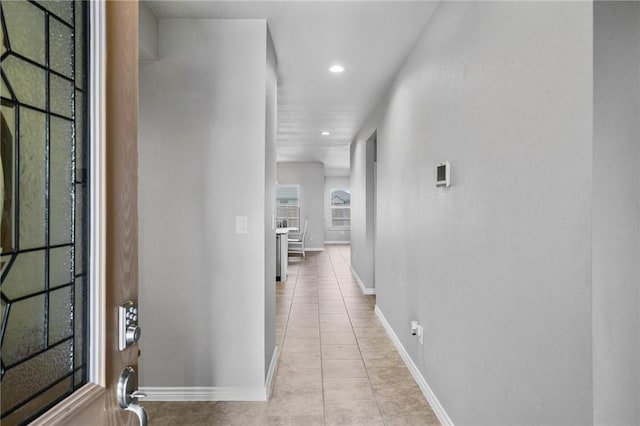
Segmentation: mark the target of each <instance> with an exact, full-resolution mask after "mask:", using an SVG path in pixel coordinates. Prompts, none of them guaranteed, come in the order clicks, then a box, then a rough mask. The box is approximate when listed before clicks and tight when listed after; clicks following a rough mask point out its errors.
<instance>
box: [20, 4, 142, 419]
mask: <svg viewBox="0 0 640 426" xmlns="http://www.w3.org/2000/svg"><path fill="white" fill-rule="evenodd" d="M89 32H90V37H89V75H90V78H89V93H90V96H89V121H88V125H89V138H90V144H91V149H90V150H89V152H90V159H89V162H90V175H91V179H90V200H89V202H90V226H89V241H90V242H89V248H90V259H89V266H90V284H89V291H88V293H89V296H88V297H89V300H88V303H87V307H88V309H87V311H88V312H87V314H88V316H89V330H88V334H89V341H88V343H89V344H88V347H89V348H90V349H89V350H88V353H87V358H88V359H87V361H88V363H89V370H88V383H87V384H86V385H85V386H83V387H82V388H80V389H79V390H77V391H76V392H74V393H73V394H71V395H70V396H69V397H68V398H66V399H65V400H63V401H62V402H60V403H59V404H57V405H56V406H54V407H53V408H51V409H50V410H48V411H47V412H46V413H44V414H43V415H42V416H40V417H38V418H37V419H36V420H35V421H34V422H33V423H32V424H33V425H43V426H44V425H65V426H69V425H79V426H86V425H98V424H99V425H136V424H138V419H137V417H136V416H135V415H133V414H132V413H130V412H126V411H124V410H122V409H120V408H119V406H118V404H117V401H116V387H117V386H116V383H117V380H118V373H119V369H121V368H122V366H123V365H134V366H137V359H138V346H137V345H134V346H132V347H130V348H129V349H127V350H125V351H123V352H120V351H119V350H118V347H117V305H118V304H119V303H122V302H124V300H125V299H128V298H137V295H138V292H137V284H138V270H137V266H138V265H137V256H138V245H137V238H138V232H137V227H138V216H137V108H138V103H137V102H138V91H137V85H138V3H137V0H133V1H116V0H110V1H107V0H94V1H92V2H91V6H90V8H89ZM123 194H124V195H123ZM123 215H124V216H125V218H124V220H122V217H123ZM125 256H127V257H125ZM131 283H133V284H131Z"/></svg>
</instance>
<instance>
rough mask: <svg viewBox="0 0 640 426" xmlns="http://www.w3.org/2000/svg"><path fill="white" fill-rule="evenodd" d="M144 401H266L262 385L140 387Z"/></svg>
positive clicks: (265, 393)
mask: <svg viewBox="0 0 640 426" xmlns="http://www.w3.org/2000/svg"><path fill="white" fill-rule="evenodd" d="M140 391H141V392H144V393H146V394H147V397H146V398H145V401H266V400H267V392H266V389H265V387H264V386H259V387H218V386H211V387H141V388H140Z"/></svg>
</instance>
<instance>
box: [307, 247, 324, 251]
mask: <svg viewBox="0 0 640 426" xmlns="http://www.w3.org/2000/svg"><path fill="white" fill-rule="evenodd" d="M304 251H305V252H308V251H324V247H311V248H306V247H305V249H304Z"/></svg>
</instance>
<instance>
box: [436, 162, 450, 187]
mask: <svg viewBox="0 0 640 426" xmlns="http://www.w3.org/2000/svg"><path fill="white" fill-rule="evenodd" d="M450 185H451V164H449V162H448V161H445V162H444V163H440V164H438V166H437V167H436V186H437V187H440V186H444V187H449V186H450Z"/></svg>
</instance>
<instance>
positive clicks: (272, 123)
mask: <svg viewBox="0 0 640 426" xmlns="http://www.w3.org/2000/svg"><path fill="white" fill-rule="evenodd" d="M266 59H267V70H266V71H267V76H266V105H265V113H266V117H265V123H266V131H265V142H266V144H265V160H266V161H265V164H266V168H265V192H264V194H265V200H264V205H265V212H264V220H265V224H264V229H265V237H264V238H265V239H264V244H265V248H264V253H265V276H264V282H265V286H264V299H265V318H264V324H265V333H264V338H265V344H264V351H265V352H264V360H265V374H267V373H268V372H269V371H268V370H269V364H270V363H271V357H272V355H273V351H274V349H275V347H276V262H275V258H276V230H275V224H274V215H275V214H276V178H277V170H276V169H277V167H276V133H277V125H276V123H277V113H278V63H277V58H276V52H275V49H274V47H273V41H272V39H271V33H270V32H269V30H268V29H267V58H266Z"/></svg>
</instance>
